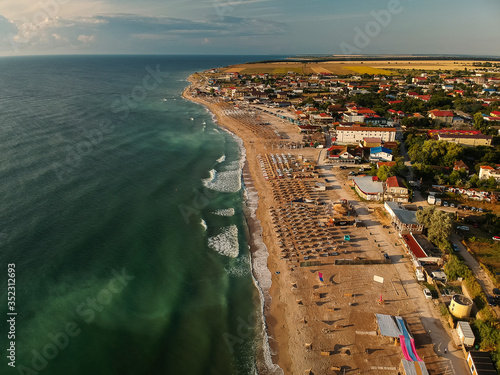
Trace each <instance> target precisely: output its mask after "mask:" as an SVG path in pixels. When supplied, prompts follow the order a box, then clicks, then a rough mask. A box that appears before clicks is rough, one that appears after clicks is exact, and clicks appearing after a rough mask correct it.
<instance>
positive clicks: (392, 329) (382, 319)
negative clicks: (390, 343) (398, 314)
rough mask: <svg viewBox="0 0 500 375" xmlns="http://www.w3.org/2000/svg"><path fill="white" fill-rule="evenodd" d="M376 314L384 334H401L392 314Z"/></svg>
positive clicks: (381, 332)
mask: <svg viewBox="0 0 500 375" xmlns="http://www.w3.org/2000/svg"><path fill="white" fill-rule="evenodd" d="M375 316H376V317H377V324H378V327H379V329H380V334H381V335H382V336H389V337H399V335H401V331H400V330H399V328H398V326H397V324H396V322H395V321H394V318H393V317H392V316H391V315H385V314H375Z"/></svg>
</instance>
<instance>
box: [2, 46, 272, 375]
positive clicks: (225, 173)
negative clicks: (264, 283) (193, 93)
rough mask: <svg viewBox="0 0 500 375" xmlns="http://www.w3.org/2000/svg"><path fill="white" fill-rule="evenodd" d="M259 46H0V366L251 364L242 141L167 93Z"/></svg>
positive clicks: (187, 370) (27, 370)
mask: <svg viewBox="0 0 500 375" xmlns="http://www.w3.org/2000/svg"><path fill="white" fill-rule="evenodd" d="M266 58H270V57H269V56H267V57H259V56H208V57H201V56H59V57H12V58H2V59H0V151H1V152H0V193H1V199H0V205H1V207H0V248H1V252H0V260H1V265H2V268H1V269H0V280H2V283H1V285H2V289H1V290H0V295H1V301H2V302H1V310H0V311H2V313H3V317H4V318H3V319H2V323H1V324H0V326H1V328H2V330H1V331H2V337H1V339H0V343H1V348H2V350H3V353H4V356H3V360H2V363H1V364H0V366H1V369H0V373H1V374H48V375H59V374H61V375H62V374H64V375H66V374H72V375H79V374H81V375H89V374H105V375H107V374H121V375H127V374H134V375H139V374H145V375H146V374H148V375H155V374H190V375H191V374H193V375H196V374H254V373H255V372H256V369H257V367H261V366H260V365H259V366H257V364H258V362H259V354H258V353H259V345H260V344H259V343H261V342H262V340H261V339H262V337H261V335H262V332H261V329H260V328H261V324H260V323H259V319H258V318H256V317H258V316H259V313H260V310H261V307H260V303H261V302H260V299H259V293H258V292H257V288H256V285H255V282H254V280H253V278H252V272H251V261H250V253H249V246H248V229H247V226H246V219H245V205H244V198H245V197H244V195H245V194H244V186H242V180H241V168H242V151H241V149H240V146H239V143H238V142H237V140H236V139H235V138H234V137H233V136H232V135H231V134H229V133H227V132H225V131H222V130H221V129H220V128H218V126H217V124H215V123H214V122H213V120H212V117H211V115H210V113H208V112H207V111H206V109H205V108H204V107H203V106H200V105H197V104H194V103H191V102H188V101H186V100H184V99H182V98H181V96H180V93H181V92H182V90H183V88H184V87H186V86H187V82H186V78H187V77H188V76H189V75H190V74H191V73H193V72H194V71H200V70H205V69H208V68H211V67H218V66H225V65H228V64H232V63H240V62H246V61H252V60H254V61H257V60H262V59H266ZM272 58H274V57H272ZM242 187H243V188H242ZM9 264H15V310H14V311H10V312H15V313H17V315H15V326H14V328H15V338H14V339H12V340H11V339H9V338H7V332H8V329H9V328H10V327H11V325H10V324H9V323H7V319H9V318H11V317H12V316H13V315H7V313H8V312H9V310H8V307H9V305H8V304H7V279H8V265H9ZM11 290H12V289H11ZM11 296H12V294H11V295H9V297H11ZM11 306H12V305H11ZM11 341H14V342H15V355H16V358H15V365H16V367H15V368H12V367H9V366H8V364H7V363H8V362H11V360H10V359H8V358H6V356H5V353H7V355H9V351H8V349H9V347H10V345H11V343H10V342H11Z"/></svg>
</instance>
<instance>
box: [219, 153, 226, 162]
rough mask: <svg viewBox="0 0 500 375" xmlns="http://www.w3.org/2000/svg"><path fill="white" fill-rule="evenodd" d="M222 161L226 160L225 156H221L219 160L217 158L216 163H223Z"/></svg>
mask: <svg viewBox="0 0 500 375" xmlns="http://www.w3.org/2000/svg"><path fill="white" fill-rule="evenodd" d="M224 160H226V155H222V156H221V157H220V158H218V159H217V163H223V162H224Z"/></svg>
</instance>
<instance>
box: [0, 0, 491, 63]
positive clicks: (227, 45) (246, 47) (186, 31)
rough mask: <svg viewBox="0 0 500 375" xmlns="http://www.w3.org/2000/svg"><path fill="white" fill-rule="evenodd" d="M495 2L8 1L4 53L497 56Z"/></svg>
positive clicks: (0, 9)
mask: <svg viewBox="0 0 500 375" xmlns="http://www.w3.org/2000/svg"><path fill="white" fill-rule="evenodd" d="M499 19H500V1H498V0H474V1H470V0H308V1H305V0H303V1H296V0H142V1H137V0H136V1H132V0H40V1H33V0H16V1H9V0H3V1H2V2H0V55H2V56H10V55H50V54H233V55H297V54H299V55H300V54H302V55H304V54H305V55H307V54H309V55H314V54H327V55H331V54H337V55H338V54H361V55H363V54H459V55H482V56H484V55H488V56H500V43H499V41H500V39H499V35H500V22H499V21H498V20H499Z"/></svg>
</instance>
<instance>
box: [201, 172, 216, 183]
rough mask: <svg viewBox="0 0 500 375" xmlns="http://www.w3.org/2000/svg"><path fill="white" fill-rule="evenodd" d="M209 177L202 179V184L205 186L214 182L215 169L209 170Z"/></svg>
mask: <svg viewBox="0 0 500 375" xmlns="http://www.w3.org/2000/svg"><path fill="white" fill-rule="evenodd" d="M209 173H210V177H208V178H205V179H204V180H203V184H204V185H205V186H207V185H208V184H211V183H214V181H215V180H217V171H216V170H215V169H211V170H210V172H209Z"/></svg>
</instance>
